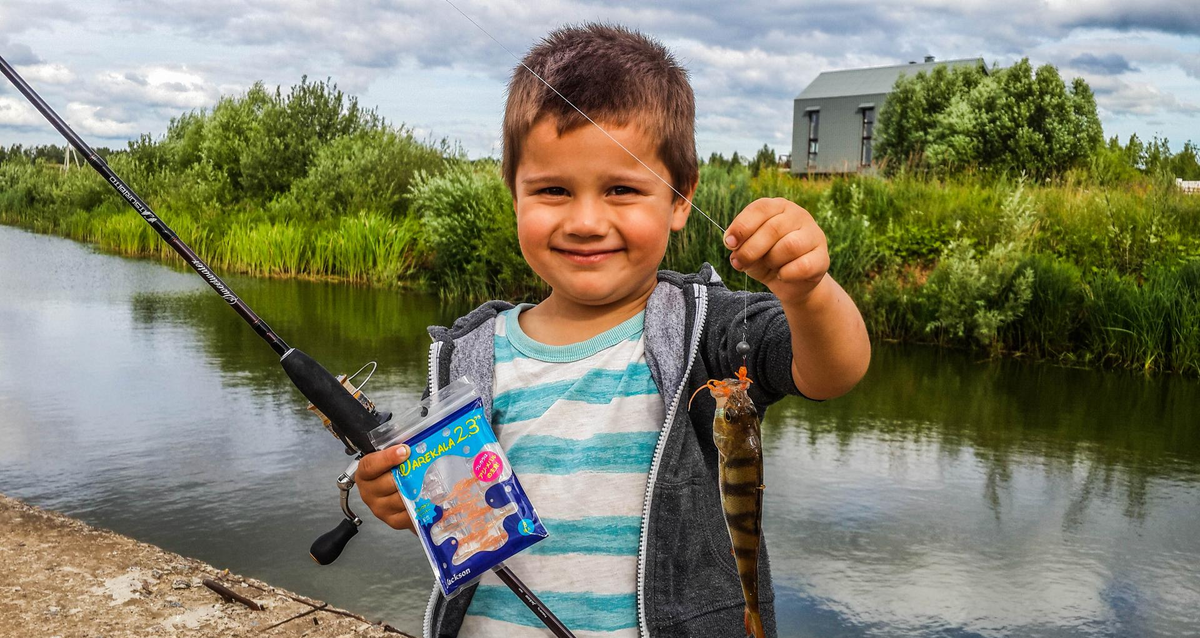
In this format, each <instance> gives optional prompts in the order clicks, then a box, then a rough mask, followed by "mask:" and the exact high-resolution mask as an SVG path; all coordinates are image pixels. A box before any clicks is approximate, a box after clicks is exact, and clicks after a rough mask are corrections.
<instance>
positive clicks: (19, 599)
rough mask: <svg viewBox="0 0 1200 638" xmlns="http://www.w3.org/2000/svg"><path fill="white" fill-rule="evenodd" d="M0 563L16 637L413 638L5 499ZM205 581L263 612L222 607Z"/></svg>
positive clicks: (3, 623)
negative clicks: (279, 637)
mask: <svg viewBox="0 0 1200 638" xmlns="http://www.w3.org/2000/svg"><path fill="white" fill-rule="evenodd" d="M0 562H2V563H3V565H4V568H3V569H2V570H0V592H3V593H2V594H0V598H2V599H3V601H4V603H3V605H0V627H4V628H6V630H7V631H13V632H15V633H16V634H17V635H24V636H61V637H64V638H66V637H71V636H104V637H105V638H120V637H123V636H139V637H140V636H153V635H164V636H166V635H170V636H181V637H188V636H197V637H199V636H205V637H207V636H218V635H219V636H259V635H262V636H281V637H288V636H295V637H299V636H304V637H306V638H325V637H329V638H333V637H341V638H349V637H351V636H355V637H361V638H385V637H393V638H397V637H398V638H405V637H406V636H407V634H404V633H402V632H400V631H398V630H396V629H394V628H392V627H391V626H388V625H384V624H376V623H371V622H370V621H368V620H367V619H365V618H363V617H361V616H358V615H357V614H354V613H351V612H348V611H345V610H342V609H338V608H336V607H331V606H329V605H328V604H326V603H323V602H321V601H319V600H313V599H310V598H306V597H304V596H300V595H298V594H294V593H292V592H289V591H287V590H284V589H280V588H277V587H272V586H271V585H268V584H267V583H263V582H261V581H258V580H255V579H252V578H245V577H242V576H238V575H236V574H231V573H229V572H228V571H227V570H226V571H222V570H218V569H217V568H215V567H213V566H212V565H208V564H206V563H203V562H201V561H198V560H195V559H191V558H187V557H184V556H180V555H178V554H174V553H171V552H168V551H165V550H163V549H160V548H158V547H155V546H153V545H148V544H146V543H140V542H138V541H136V540H134V539H132V538H129V537H126V536H122V535H120V534H117V533H115V532H110V531H107V530H103V529H97V528H95V527H91V526H90V525H87V524H85V523H82V522H80V521H77V520H74V519H71V518H68V517H66V516H63V515H61V514H57V513H55V512H49V511H45V510H42V509H39V508H37V507H33V506H31V505H27V504H25V503H23V502H21V501H19V500H16V499H13V498H9V497H7V496H4V495H0ZM205 580H208V581H211V582H214V583H216V584H218V585H223V586H224V587H227V588H229V589H230V590H232V592H233V593H235V594H237V595H238V596H241V597H244V598H246V599H248V600H249V601H253V602H254V603H256V604H257V605H259V606H261V607H262V609H261V610H253V609H251V608H249V607H247V606H246V605H245V604H243V603H240V602H237V601H236V600H230V601H226V600H223V599H222V596H221V595H219V594H218V593H216V592H215V591H213V590H212V589H210V588H209V587H207V586H205V585H204V581H205ZM410 638H411V637H410Z"/></svg>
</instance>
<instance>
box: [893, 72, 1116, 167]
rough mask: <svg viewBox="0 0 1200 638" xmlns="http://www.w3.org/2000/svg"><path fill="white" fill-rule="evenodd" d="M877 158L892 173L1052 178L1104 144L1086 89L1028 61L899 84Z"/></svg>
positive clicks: (921, 76)
mask: <svg viewBox="0 0 1200 638" xmlns="http://www.w3.org/2000/svg"><path fill="white" fill-rule="evenodd" d="M876 130H877V132H878V136H879V141H878V142H877V144H876V148H875V150H876V154H877V156H878V157H880V158H881V159H888V160H889V164H890V165H891V166H892V167H897V166H900V165H914V166H917V167H919V168H926V169H930V170H933V171H935V172H939V173H953V172H956V171H961V170H963V169H966V168H977V169H982V170H991V171H1019V172H1023V173H1029V174H1032V175H1034V176H1042V175H1055V174H1059V173H1062V172H1064V171H1066V170H1067V169H1069V168H1072V167H1075V166H1081V165H1086V163H1087V162H1088V160H1089V158H1090V157H1091V156H1092V154H1093V153H1094V152H1095V150H1096V149H1097V148H1099V147H1100V146H1101V145H1102V144H1103V141H1104V140H1103V131H1102V129H1101V126H1100V119H1099V117H1098V116H1097V115H1096V100H1095V96H1094V95H1093V94H1092V91H1091V88H1090V87H1089V86H1088V85H1087V83H1086V82H1084V81H1083V80H1082V79H1080V78H1075V79H1074V80H1072V82H1071V84H1070V87H1068V86H1067V85H1066V83H1064V82H1063V79H1062V77H1061V76H1060V75H1059V74H1058V69H1056V68H1055V67H1054V66H1052V65H1049V64H1046V65H1043V66H1041V67H1039V68H1038V69H1036V70H1035V69H1034V68H1033V66H1032V65H1031V64H1030V63H1029V60H1028V59H1024V60H1021V61H1020V62H1018V63H1016V64H1014V65H1013V66H1011V67H1009V68H1007V69H993V70H992V71H991V72H988V71H987V70H986V69H985V68H984V67H983V65H971V66H957V67H953V68H950V67H947V66H938V67H935V68H934V69H933V70H932V71H931V72H929V73H926V72H921V73H918V74H917V75H915V76H912V77H909V76H901V77H900V78H899V79H898V80H897V81H896V84H895V86H894V88H893V91H892V93H891V94H890V95H889V96H888V98H887V100H886V101H885V102H884V106H883V109H882V110H881V112H880V114H879V122H878V124H877V126H876Z"/></svg>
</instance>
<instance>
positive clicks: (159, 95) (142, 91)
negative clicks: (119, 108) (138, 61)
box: [97, 67, 220, 110]
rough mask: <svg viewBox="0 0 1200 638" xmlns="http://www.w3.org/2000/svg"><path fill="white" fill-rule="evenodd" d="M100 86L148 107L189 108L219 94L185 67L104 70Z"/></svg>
mask: <svg viewBox="0 0 1200 638" xmlns="http://www.w3.org/2000/svg"><path fill="white" fill-rule="evenodd" d="M97 82H98V83H99V85H100V87H99V88H100V89H101V90H103V91H104V92H105V93H106V94H107V95H110V96H113V97H115V98H117V99H119V100H121V101H130V102H139V103H142V104H145V105H147V106H163V107H173V108H175V109H180V110H190V109H198V108H204V107H206V106H212V105H213V103H215V102H216V100H217V98H218V97H220V92H219V90H218V89H217V87H216V86H215V85H214V84H213V83H210V82H208V81H207V80H205V78H203V77H201V76H200V75H197V74H196V73H192V72H190V71H188V70H187V69H186V68H181V69H171V68H167V67H145V68H142V69H139V70H136V71H128V72H125V73H111V72H110V73H104V74H102V75H100V76H99V77H98V78H97Z"/></svg>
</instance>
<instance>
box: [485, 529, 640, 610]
mask: <svg viewBox="0 0 1200 638" xmlns="http://www.w3.org/2000/svg"><path fill="white" fill-rule="evenodd" d="M534 547H537V545H534ZM534 594H536V595H537V597H538V598H540V599H541V601H542V602H543V603H545V604H546V607H548V608H550V609H552V610H554V615H556V616H558V618H559V620H561V621H563V624H565V625H566V626H568V627H570V628H571V629H574V630H576V631H618V630H621V629H630V628H632V627H636V626H637V594H635V593H628V594H593V593H587V592H554V591H549V592H542V591H538V592H534ZM467 614H468V615H471V616H484V617H486V618H491V619H493V620H502V621H504V622H510V623H513V624H514V625H524V626H526V627H539V628H541V627H545V626H546V625H544V624H543V623H542V621H541V620H538V617H537V616H534V615H533V612H531V611H529V608H528V607H526V606H525V604H524V603H522V602H521V600H520V599H519V598H517V597H516V596H514V595H513V593H512V592H511V591H509V589H508V588H507V587H504V586H502V585H480V586H479V587H476V588H475V595H474V596H472V597H471V604H470V606H469V607H468V608H467Z"/></svg>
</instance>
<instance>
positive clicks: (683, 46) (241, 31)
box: [0, 0, 1200, 157]
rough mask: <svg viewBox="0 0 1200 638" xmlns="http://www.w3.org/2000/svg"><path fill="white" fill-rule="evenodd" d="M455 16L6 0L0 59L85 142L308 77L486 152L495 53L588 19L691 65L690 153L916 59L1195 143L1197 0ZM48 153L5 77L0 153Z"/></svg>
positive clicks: (1021, 0)
mask: <svg viewBox="0 0 1200 638" xmlns="http://www.w3.org/2000/svg"><path fill="white" fill-rule="evenodd" d="M452 1H453V2H454V5H451V4H450V3H449V1H448V0H204V1H196V0H90V1H89V2H86V3H83V2H77V1H75V2H65V1H60V0H0V56H3V57H4V58H5V59H7V60H8V61H9V62H10V63H12V64H13V65H14V66H16V68H17V69H18V71H20V72H21V73H22V74H23V75H24V76H25V78H26V80H27V81H29V82H30V84H32V85H33V86H34V88H35V89H36V90H38V91H39V92H40V93H41V94H42V96H43V97H44V98H45V99H46V101H47V102H48V103H49V104H50V105H51V106H52V107H54V108H55V109H56V110H57V111H58V112H59V114H60V115H62V116H63V117H64V118H65V119H66V120H67V122H68V123H69V124H71V125H72V126H73V127H74V128H75V129H76V131H78V132H79V133H80V134H81V135H83V136H84V138H85V139H86V140H87V141H88V142H89V143H91V144H92V145H93V146H110V147H121V146H124V144H125V142H126V141H127V140H129V139H133V138H137V137H139V136H140V135H142V134H147V133H148V134H150V135H152V136H154V137H158V136H160V135H162V134H163V132H164V131H165V130H166V128H167V126H168V124H169V123H170V120H171V118H172V117H175V116H178V115H179V114H181V113H184V112H187V111H190V110H193V109H202V108H206V107H211V106H212V105H213V104H215V103H216V101H217V100H218V99H219V98H220V96H222V95H235V94H238V93H241V92H244V91H245V90H246V88H247V87H249V86H250V85H251V84H252V83H254V82H255V81H259V80H261V81H263V82H265V83H266V84H267V85H268V86H275V85H282V86H283V87H284V88H285V90H286V88H287V87H288V86H291V85H292V84H295V83H297V82H298V81H299V80H300V78H301V77H302V76H306V75H307V76H308V77H309V78H312V79H326V78H328V79H332V80H333V81H334V82H336V83H337V84H338V86H339V87H340V88H341V89H343V90H344V91H346V92H348V93H350V94H353V95H356V96H358V98H359V101H360V104H362V105H364V106H367V107H377V108H378V111H379V113H380V114H381V115H383V116H384V117H385V118H387V120H388V121H390V122H392V123H393V124H403V125H405V126H407V127H409V128H411V129H412V130H414V132H416V134H417V135H418V136H419V137H422V138H428V139H442V138H448V139H449V140H451V141H457V142H459V143H460V144H461V145H462V147H463V148H464V149H465V150H466V151H467V152H468V154H469V155H470V156H471V157H481V156H488V155H498V154H499V151H500V143H499V132H500V120H501V117H502V111H503V105H504V90H505V83H506V81H507V79H508V77H509V75H510V74H511V72H512V69H513V67H514V66H515V64H516V60H515V59H514V58H513V57H512V56H511V55H510V54H509V52H508V51H506V49H508V50H510V51H512V52H513V53H515V54H517V55H521V54H523V53H524V52H525V51H527V50H528V49H529V48H530V47H531V46H532V45H533V44H535V43H536V42H537V41H538V40H539V39H540V38H541V37H543V36H544V35H545V34H546V33H548V32H549V31H551V30H553V29H555V28H557V27H560V26H564V25H568V24H578V23H581V22H588V21H606V22H612V23H617V24H621V25H625V26H628V27H633V28H636V29H639V30H641V31H643V32H645V33H647V34H649V35H651V36H653V37H655V38H658V39H659V40H661V41H662V42H663V43H664V44H666V45H667V46H668V47H669V48H670V49H671V50H672V51H673V52H674V54H675V55H676V57H677V58H678V59H679V61H680V62H682V63H683V64H684V66H686V67H687V69H688V70H689V72H690V74H691V80H692V85H693V87H694V89H695V92H696V105H697V113H696V125H697V126H696V143H697V147H698V149H699V151H700V153H701V155H702V156H707V155H708V154H709V153H712V152H720V153H724V154H729V153H731V152H733V151H735V150H736V151H740V152H741V153H743V154H745V153H753V152H754V151H755V150H756V149H758V148H761V147H762V145H763V144H769V145H771V146H772V147H773V148H775V149H776V150H777V151H778V152H779V153H787V152H790V150H791V149H790V145H791V127H792V100H793V99H794V98H795V96H796V95H797V94H799V93H800V91H801V90H803V89H804V87H805V86H806V85H807V84H808V83H809V82H810V81H812V79H813V78H815V77H816V76H817V74H819V73H820V72H822V71H827V70H836V69H847V68H859V67H865V66H882V65H889V64H903V63H905V62H908V61H909V60H921V59H923V57H924V56H925V55H934V56H936V57H937V59H942V60H946V59H955V58H968V57H969V58H974V57H982V58H984V60H985V61H986V62H987V64H988V65H989V66H991V65H993V64H999V65H1001V66H1005V65H1008V64H1011V63H1013V62H1015V61H1017V60H1019V59H1021V58H1022V57H1028V58H1029V59H1030V61H1031V62H1033V63H1034V64H1035V65H1039V64H1043V63H1051V64H1054V65H1056V66H1057V67H1058V68H1059V70H1060V72H1061V73H1062V75H1063V76H1064V77H1065V78H1066V79H1068V80H1069V79H1070V78H1072V77H1076V76H1079V77H1083V78H1084V79H1086V80H1087V81H1088V83H1089V84H1090V85H1091V87H1092V89H1093V90H1094V91H1095V93H1096V99H1097V103H1098V105H1099V111H1100V119H1101V122H1102V123H1103V125H1104V131H1105V134H1106V135H1118V136H1120V137H1121V139H1122V140H1125V139H1127V138H1128V136H1129V135H1130V134H1131V133H1137V134H1138V135H1139V137H1141V138H1143V139H1149V138H1150V137H1153V136H1155V135H1158V136H1160V137H1162V136H1165V137H1167V138H1169V139H1170V140H1171V143H1172V144H1171V145H1172V148H1173V149H1176V150H1178V149H1179V148H1180V147H1181V146H1182V143H1183V142H1184V141H1185V140H1189V139H1191V140H1195V141H1197V142H1200V11H1198V10H1197V9H1196V5H1195V0H1139V1H1137V2H1128V1H1122V2H1118V1H1116V0H1003V1H998V0H905V1H904V2H892V1H891V0H869V1H868V0H838V1H836V2H831V1H828V0H827V1H825V2H811V1H807V0H806V1H775V2H767V1H763V0H742V1H739V2H712V1H701V0H673V1H660V2H639V3H628V2H608V1H605V0H540V1H539V2H537V3H533V2H529V1H528V0H500V1H496V2H484V1H480V0H452ZM455 6H457V7H458V9H461V10H462V12H463V13H465V14H466V15H467V16H469V17H470V20H474V21H475V22H477V23H478V24H479V25H480V26H481V27H482V28H483V29H485V30H486V31H487V32H489V33H490V34H492V36H494V37H495V38H496V39H497V40H498V41H499V44H498V43H497V42H496V41H493V40H492V39H491V38H490V37H489V36H488V35H485V34H484V33H483V32H481V31H480V30H479V29H477V28H476V26H474V25H473V24H472V23H471V21H470V20H468V18H467V17H464V16H463V15H462V13H459V11H458V10H456V8H455ZM61 141H62V140H61V137H59V135H58V134H57V133H56V132H55V131H54V130H53V129H51V128H50V127H49V125H47V124H46V123H45V122H44V121H43V120H42V118H41V117H40V116H39V115H38V114H37V113H36V112H35V111H34V110H33V109H32V108H30V107H29V106H28V105H27V104H26V103H25V101H24V99H23V98H22V97H21V96H20V95H19V94H17V93H16V91H15V90H14V89H12V87H11V86H9V85H8V84H7V83H6V82H0V145H8V144H14V143H21V144H38V143H61Z"/></svg>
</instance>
